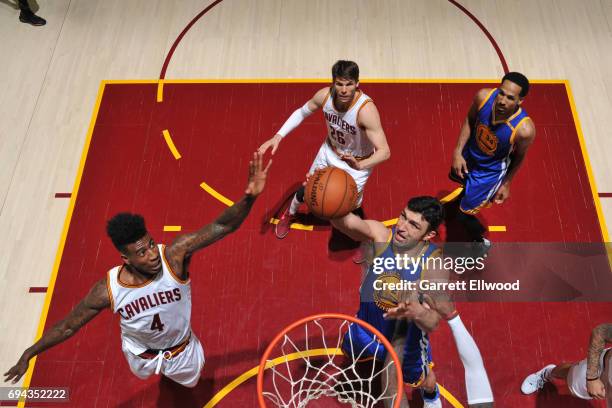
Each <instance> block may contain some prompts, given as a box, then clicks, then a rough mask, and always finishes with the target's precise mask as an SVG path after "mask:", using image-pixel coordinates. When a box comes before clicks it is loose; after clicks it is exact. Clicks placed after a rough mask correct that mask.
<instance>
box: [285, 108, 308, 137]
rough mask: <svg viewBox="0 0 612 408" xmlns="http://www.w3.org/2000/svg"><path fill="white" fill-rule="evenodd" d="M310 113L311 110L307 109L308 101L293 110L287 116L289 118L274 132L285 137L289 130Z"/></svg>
mask: <svg viewBox="0 0 612 408" xmlns="http://www.w3.org/2000/svg"><path fill="white" fill-rule="evenodd" d="M311 114H312V111H311V110H310V109H308V102H306V103H305V104H304V106H302V107H301V108H299V109H297V110H296V111H295V112H293V113H292V114H291V116H289V119H287V121H286V122H285V124H284V125H283V126H282V127H281V128H280V129H279V131H278V132H276V134H278V135H281V136H282V137H285V136H287V135H288V134H289V132H291V131H292V130H293V129H295V128H296V127H298V126H299V124H300V123H302V121H303V120H304V119H306V118H307V117H308V116H310V115H311Z"/></svg>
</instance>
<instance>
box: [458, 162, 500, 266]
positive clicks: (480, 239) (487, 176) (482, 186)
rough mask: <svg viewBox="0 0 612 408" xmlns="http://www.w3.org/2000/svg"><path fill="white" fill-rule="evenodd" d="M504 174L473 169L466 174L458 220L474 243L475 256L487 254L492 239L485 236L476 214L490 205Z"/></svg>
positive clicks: (473, 251) (484, 230) (473, 252)
mask: <svg viewBox="0 0 612 408" xmlns="http://www.w3.org/2000/svg"><path fill="white" fill-rule="evenodd" d="M504 174H505V173H503V172H493V173H491V172H482V171H479V170H472V171H470V173H468V175H467V176H466V179H465V184H464V191H463V194H462V196H461V201H460V203H459V214H458V215H457V221H458V222H459V223H460V224H461V225H462V226H463V228H464V229H465V231H466V233H467V236H468V240H469V241H471V242H473V243H474V246H473V248H472V251H471V252H472V253H471V255H472V256H474V257H482V256H486V254H487V252H488V251H489V249H490V248H491V241H489V240H488V239H487V238H485V236H484V233H485V232H486V228H485V227H484V226H483V225H482V223H481V222H480V221H479V220H478V218H477V217H476V214H478V213H479V212H480V210H481V209H482V208H484V207H485V206H488V205H490V202H491V199H492V198H493V197H494V196H495V193H496V192H497V190H498V189H499V187H500V185H501V182H502V180H503V177H504Z"/></svg>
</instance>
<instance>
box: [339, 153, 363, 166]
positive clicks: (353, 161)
mask: <svg viewBox="0 0 612 408" xmlns="http://www.w3.org/2000/svg"><path fill="white" fill-rule="evenodd" d="M340 159H342V161H344V162H346V163H347V164H348V165H349V166H351V167H352V168H354V169H355V170H361V166H360V164H359V162H358V161H357V159H356V158H355V156H353V155H352V154H343V155H341V156H340Z"/></svg>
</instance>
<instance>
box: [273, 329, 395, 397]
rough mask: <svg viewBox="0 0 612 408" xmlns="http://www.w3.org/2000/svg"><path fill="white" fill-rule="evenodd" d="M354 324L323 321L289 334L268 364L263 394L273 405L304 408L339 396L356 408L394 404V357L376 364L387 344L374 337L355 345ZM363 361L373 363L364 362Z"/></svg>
mask: <svg viewBox="0 0 612 408" xmlns="http://www.w3.org/2000/svg"><path fill="white" fill-rule="evenodd" d="M355 324H357V323H354V322H350V321H348V320H342V319H330V318H322V319H315V320H312V321H310V322H306V323H304V324H303V325H301V326H299V327H297V328H296V329H294V330H292V331H290V332H287V333H285V334H284V336H283V337H282V338H281V340H280V341H279V342H278V343H277V347H275V349H273V351H272V353H271V354H274V355H278V351H280V356H279V357H277V358H275V359H274V360H270V359H267V360H266V368H267V369H268V370H266V371H267V374H266V381H265V385H264V388H263V392H262V395H263V396H264V397H265V399H266V401H267V402H268V403H269V406H275V407H282V408H303V407H306V406H307V405H308V404H309V403H310V402H311V401H314V400H319V399H321V398H335V399H337V400H338V401H340V402H341V403H344V404H350V405H351V406H352V407H354V408H373V407H382V406H389V407H391V406H394V403H395V401H396V398H397V387H398V381H397V377H396V370H395V363H394V361H393V359H391V358H387V359H386V361H385V362H384V363H382V362H379V363H375V361H377V360H381V359H382V358H381V357H383V354H384V350H385V346H384V345H383V344H381V343H380V342H379V339H378V337H377V336H376V335H374V336H373V337H372V338H371V341H369V343H368V344H362V343H363V341H355V339H354V338H353V336H354V334H353V333H354V331H353V330H349V328H350V326H351V325H355ZM343 342H344V347H342V346H343ZM343 350H344V352H343ZM372 351H373V353H374V354H373V355H372ZM391 353H394V352H393V351H391ZM372 357H373V359H372ZM363 360H370V362H369V363H367V364H366V363H364V364H362V363H360V361H363Z"/></svg>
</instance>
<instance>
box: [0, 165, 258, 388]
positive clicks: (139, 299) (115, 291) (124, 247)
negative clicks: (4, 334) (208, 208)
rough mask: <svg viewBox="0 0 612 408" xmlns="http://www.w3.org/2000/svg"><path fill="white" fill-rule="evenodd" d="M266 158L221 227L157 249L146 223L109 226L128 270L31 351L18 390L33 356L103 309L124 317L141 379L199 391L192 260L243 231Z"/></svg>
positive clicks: (126, 340) (97, 287) (126, 343)
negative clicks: (165, 380)
mask: <svg viewBox="0 0 612 408" xmlns="http://www.w3.org/2000/svg"><path fill="white" fill-rule="evenodd" d="M269 166H270V163H269V164H268V166H267V167H266V168H265V169H264V167H263V164H262V155H261V154H260V153H254V155H253V160H252V161H251V162H250V163H249V179H248V184H247V188H246V191H245V196H244V197H243V198H242V199H241V200H240V201H238V202H237V203H236V204H234V205H232V206H231V207H229V208H228V209H226V210H225V211H224V212H223V213H222V214H221V215H220V216H219V217H218V218H217V219H216V220H215V221H213V222H212V223H210V224H208V225H205V226H204V227H202V228H201V229H199V230H198V231H195V232H192V233H188V234H184V235H181V236H179V237H177V238H176V239H175V241H174V242H173V243H172V244H171V245H169V246H167V247H166V246H164V245H157V244H156V243H155V241H153V238H151V236H150V235H149V233H148V232H147V229H146V227H145V222H144V219H143V218H142V217H141V216H139V215H135V214H128V213H121V214H117V215H116V216H114V217H113V218H111V219H110V220H109V221H108V224H107V233H108V235H109V237H110V238H111V240H112V242H113V244H114V245H115V247H116V248H117V250H118V251H119V253H120V254H121V258H122V260H123V264H122V265H120V266H117V267H115V268H112V269H111V270H110V271H108V274H107V276H106V277H105V278H104V279H101V280H99V281H98V282H97V283H95V284H94V285H93V287H92V288H91V290H90V291H89V293H88V294H87V295H86V296H85V297H84V298H83V300H81V302H80V303H79V304H77V305H76V307H75V308H74V309H73V310H72V311H71V312H70V313H69V314H68V316H66V318H64V319H63V320H61V321H59V322H57V323H56V324H55V325H54V326H53V327H51V328H50V329H48V330H47V331H46V332H45V333H43V335H42V337H41V338H40V339H39V340H38V341H37V342H36V343H34V345H32V346H31V347H29V348H28V349H26V350H25V351H24V352H23V354H22V355H21V358H19V361H18V362H17V364H15V365H14V366H13V367H11V368H10V369H9V370H8V371H7V372H6V373H5V374H4V375H5V377H6V378H5V380H4V381H5V382H6V381H11V380H12V382H13V384H14V383H16V382H17V381H19V379H20V378H21V376H23V374H24V373H25V372H26V371H27V369H28V364H29V361H30V360H31V359H32V357H34V356H36V355H38V354H40V353H42V352H43V351H45V350H47V349H49V348H51V347H53V346H55V345H56V344H59V343H61V342H63V341H65V340H67V339H68V338H70V337H71V336H73V335H74V334H75V333H76V332H77V331H78V330H79V329H80V328H81V327H83V326H84V325H85V324H87V323H88V322H89V321H90V320H92V319H93V318H94V317H96V316H97V315H98V314H99V313H100V312H101V311H102V310H104V309H111V310H112V312H113V313H117V315H118V317H119V324H120V326H121V340H122V350H123V353H124V355H125V358H126V359H127V361H128V364H129V366H130V369H131V370H132V372H133V373H134V375H136V376H137V377H139V378H142V379H145V378H147V377H149V376H151V375H152V374H153V373H155V374H159V373H162V374H163V375H164V376H166V377H168V378H170V379H171V380H173V381H175V382H177V383H179V384H181V385H183V386H185V387H195V386H196V384H197V383H198V380H199V379H200V373H201V370H202V367H203V366H204V351H203V349H202V345H201V344H200V341H199V340H198V338H197V337H196V336H195V334H194V333H193V332H192V331H191V283H190V277H189V275H190V273H189V271H188V266H189V261H190V259H191V256H192V255H193V254H194V253H195V252H196V251H199V250H200V249H202V248H204V247H207V246H208V245H211V244H213V243H214V242H216V241H218V240H220V239H221V238H223V237H224V236H226V235H227V234H229V233H231V232H234V231H236V230H237V229H238V227H240V224H242V222H243V221H244V219H245V218H246V216H247V215H248V214H249V212H250V210H251V207H252V206H253V203H254V202H255V199H256V198H257V196H258V195H259V193H261V192H262V190H263V188H264V185H265V183H266V176H267V172H268V168H269Z"/></svg>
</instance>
